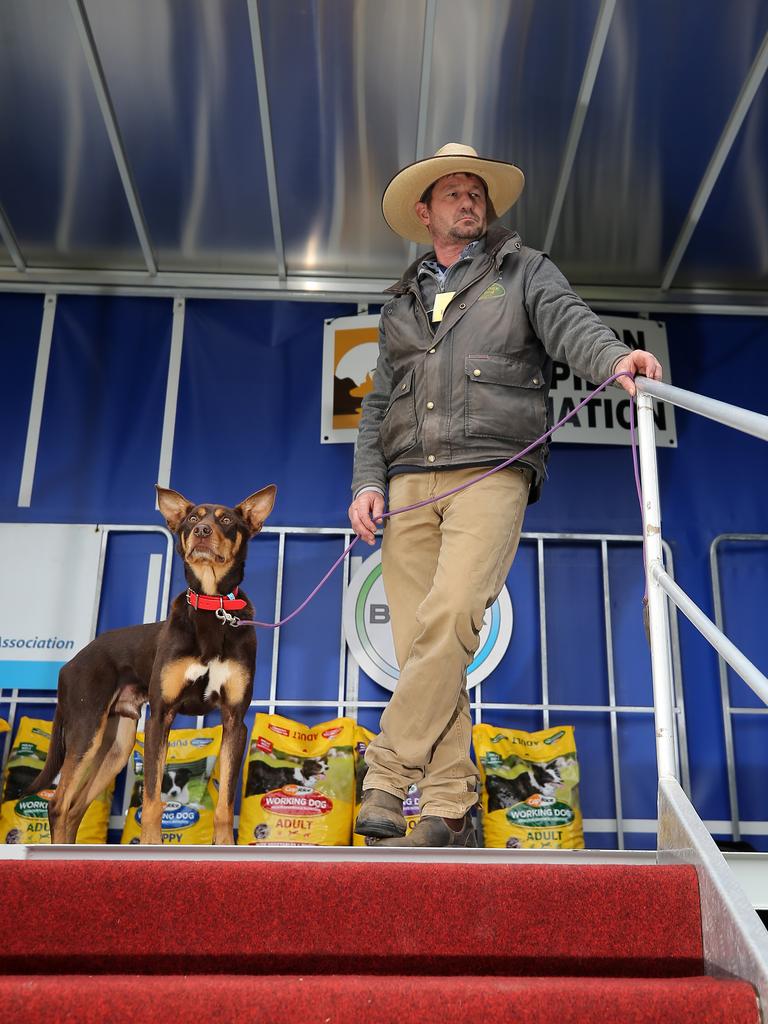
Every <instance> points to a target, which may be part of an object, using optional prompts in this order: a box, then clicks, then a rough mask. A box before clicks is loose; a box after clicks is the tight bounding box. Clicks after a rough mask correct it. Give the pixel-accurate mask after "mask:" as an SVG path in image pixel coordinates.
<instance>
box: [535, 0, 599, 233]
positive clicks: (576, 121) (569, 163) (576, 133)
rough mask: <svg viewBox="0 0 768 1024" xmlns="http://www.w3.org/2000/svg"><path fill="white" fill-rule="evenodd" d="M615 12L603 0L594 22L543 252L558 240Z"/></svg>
mask: <svg viewBox="0 0 768 1024" xmlns="http://www.w3.org/2000/svg"><path fill="white" fill-rule="evenodd" d="M615 9H616V0H602V2H601V4H600V10H599V12H598V15H597V20H596V22H595V31H594V32H593V33H592V42H591V44H590V47H589V55H588V57H587V63H586V64H585V65H584V75H583V77H582V79H581V86H580V87H579V95H578V97H577V99H576V107H575V108H574V111H573V117H572V119H571V127H570V129H569V131H568V140H567V142H566V144H565V153H564V154H563V162H562V165H561V167H560V176H559V178H558V179H557V188H556V189H555V198H554V200H553V202H552V212H551V213H550V215H549V224H548V225H547V233H546V236H545V238H544V252H551V250H552V244H553V242H554V241H555V234H556V232H557V225H558V223H559V221H560V214H561V212H562V209H563V201H564V200H565V193H566V192H567V190H568V183H569V182H570V180H571V172H572V171H573V164H574V161H575V159H576V150H577V149H578V148H579V142H580V140H581V132H582V129H583V128H584V121H585V120H586V117H587V111H588V110H589V104H590V101H591V99H592V90H593V89H594V86H595V79H596V78H597V72H598V69H599V67H600V63H601V61H602V59H603V53H604V52H605V43H606V40H607V38H608V30H609V29H610V27H611V21H612V20H613V12H614V11H615Z"/></svg>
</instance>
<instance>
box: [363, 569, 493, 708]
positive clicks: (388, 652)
mask: <svg viewBox="0 0 768 1024" xmlns="http://www.w3.org/2000/svg"><path fill="white" fill-rule="evenodd" d="M512 618H513V616H512V601H511V600H510V597H509V593H508V591H507V588H506V587H504V588H503V589H502V591H501V593H500V594H499V596H498V597H497V599H496V600H495V601H494V603H493V604H492V605H491V607H490V608H488V609H487V611H486V613H485V617H484V619H483V626H482V629H481V630H480V646H479V647H478V649H477V654H476V655H475V658H474V661H473V662H472V664H471V665H470V666H469V668H468V670H467V688H468V689H471V688H472V687H473V686H477V684H478V683H480V682H482V680H483V679H486V678H487V677H488V676H489V675H490V674H491V672H493V670H494V669H495V668H496V666H497V665H498V664H499V662H500V661H501V659H502V658H503V656H504V652H505V651H506V649H507V647H508V646H509V641H510V638H511V636H512ZM344 636H345V638H346V641H347V645H348V646H349V649H350V651H351V652H352V656H353V657H354V659H355V661H356V662H357V663H358V665H359V666H360V668H361V669H362V670H363V671H364V672H365V673H366V675H368V676H370V677H371V679H373V680H374V682H376V683H378V684H379V685H380V686H383V687H384V688H385V689H387V690H394V688H395V683H396V682H397V680H398V678H399V677H400V670H399V668H398V665H397V658H396V657H395V646H394V643H393V640H392V628H391V626H390V624H389V604H388V603H387V596H386V594H385V593H384V583H383V580H382V576H381V552H380V551H377V552H375V554H373V555H371V556H370V557H369V558H366V560H365V561H364V562H363V564H362V565H361V566H360V568H359V569H358V570H357V572H356V573H355V574H354V575H353V577H352V579H351V581H350V584H349V587H348V588H347V592H346V594H345V597H344Z"/></svg>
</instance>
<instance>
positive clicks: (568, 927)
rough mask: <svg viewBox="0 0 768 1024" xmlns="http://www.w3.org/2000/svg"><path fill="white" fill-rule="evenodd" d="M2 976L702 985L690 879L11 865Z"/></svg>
mask: <svg viewBox="0 0 768 1024" xmlns="http://www.w3.org/2000/svg"><path fill="white" fill-rule="evenodd" d="M0 891H1V892H2V893H3V910H4V913H3V915H2V917H1V918H0V972H1V973H5V974H7V973H14V972H18V973H23V974H30V973H71V972H80V973H83V974H88V973H96V972H99V973H110V974H117V973H131V974H134V973H148V974H172V973H178V974H187V973H206V974H210V973H222V974H237V973H247V974H297V973H305V974H390V975H392V974H407V975H415V974H427V975H430V974H431V975H437V974H441V975H464V974H488V975H523V976H524V975H534V976H541V975H550V976H553V975H586V974H591V975H600V976H604V975H606V976H607V975H611V976H614V977H619V976H632V975H634V976H646V977H674V976H683V975H691V974H700V973H702V944H701V924H700V915H699V896H698V884H697V879H696V873H695V870H694V869H693V868H692V867H688V866H669V867H640V866H629V867H627V866H623V865H600V866H594V865H591V866H590V865H579V866H570V865H557V866H554V865H543V866H542V865H514V864H499V865H496V864H419V863H409V864H397V863H371V864H367V863H338V862H337V863H326V864H323V863H314V864H309V863H299V862H272V863H270V862H260V863H259V862H251V861H231V862H221V861H200V862H194V861H182V862H178V861H177V862H173V863H171V862H167V861H162V862H160V861H144V862H121V861H98V862H84V861H58V862H29V863H24V862H22V863H19V862H18V861H16V862H13V861H9V862H0Z"/></svg>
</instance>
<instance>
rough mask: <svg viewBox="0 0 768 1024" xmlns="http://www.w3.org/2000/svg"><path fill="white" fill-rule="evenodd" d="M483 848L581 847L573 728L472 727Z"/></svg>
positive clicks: (577, 767)
mask: <svg viewBox="0 0 768 1024" xmlns="http://www.w3.org/2000/svg"><path fill="white" fill-rule="evenodd" d="M472 739H473V742H474V746H475V754H476V756H477V763H478V766H479V768H480V778H481V784H482V792H481V807H482V811H483V840H484V845H485V846H491V847H506V848H507V849H514V848H517V847H522V848H524V849H550V848H553V849H563V850H580V849H583V848H584V826H583V823H582V817H581V808H580V807H579V763H578V760H577V758H576V740H575V737H574V730H573V726H571V725H561V726H556V727H555V728H554V729H544V730H543V731H542V732H522V731H519V730H516V729H500V728H498V727H497V726H494V725H486V724H483V725H476V726H475V727H474V728H473V730H472Z"/></svg>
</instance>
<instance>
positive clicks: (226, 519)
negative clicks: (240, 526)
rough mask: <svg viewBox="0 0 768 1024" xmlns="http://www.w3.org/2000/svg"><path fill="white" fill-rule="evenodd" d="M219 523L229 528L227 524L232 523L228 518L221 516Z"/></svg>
mask: <svg viewBox="0 0 768 1024" xmlns="http://www.w3.org/2000/svg"><path fill="white" fill-rule="evenodd" d="M221 521H222V523H224V525H225V526H229V524H230V523H231V522H232V520H231V519H230V518H229V516H222V517H221Z"/></svg>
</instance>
